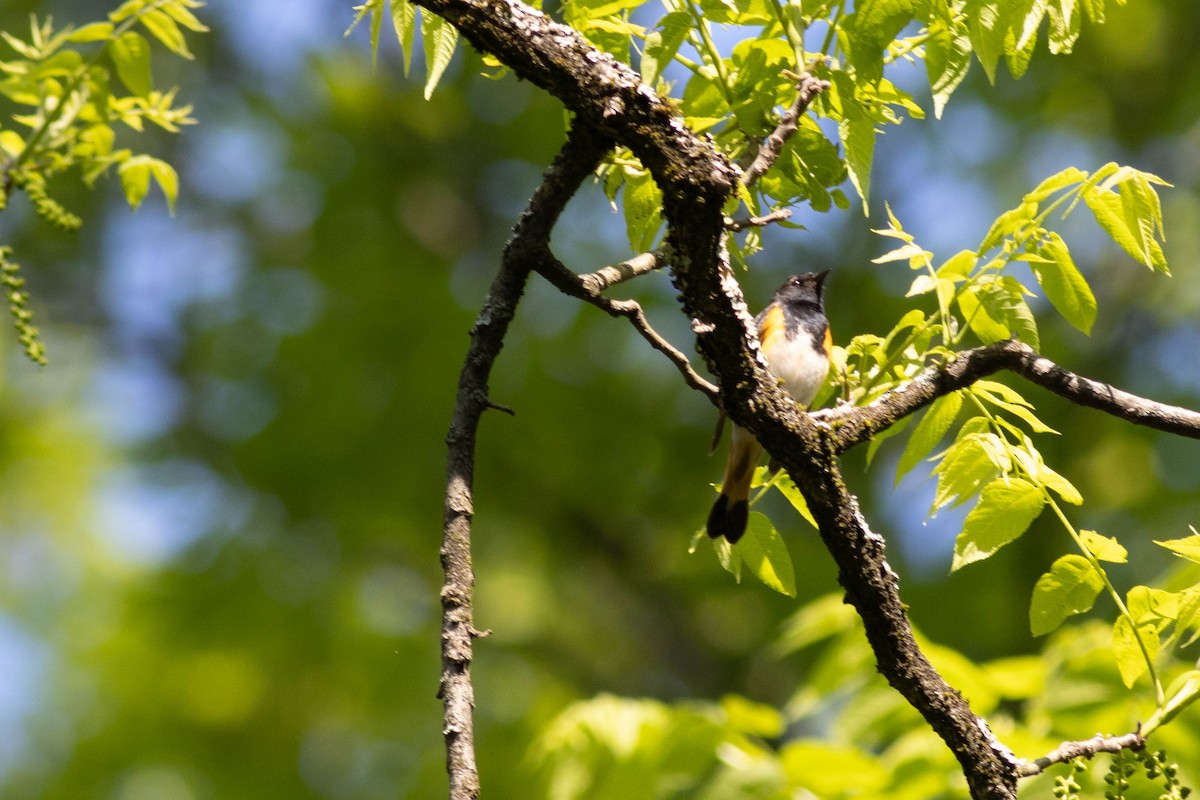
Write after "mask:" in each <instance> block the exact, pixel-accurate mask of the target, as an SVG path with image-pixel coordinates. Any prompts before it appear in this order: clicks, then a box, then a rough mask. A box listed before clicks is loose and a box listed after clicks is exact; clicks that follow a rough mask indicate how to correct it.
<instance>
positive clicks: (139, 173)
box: [117, 156, 150, 211]
mask: <svg viewBox="0 0 1200 800" xmlns="http://www.w3.org/2000/svg"><path fill="white" fill-rule="evenodd" d="M117 174H118V175H119V176H120V177H121V188H122V189H124V190H125V199H126V200H127V201H128V202H129V207H130V208H132V209H133V210H134V211H137V210H138V207H139V206H141V204H142V200H144V199H145V197H146V192H148V191H150V163H149V158H148V157H147V156H134V157H133V158H130V159H128V160H127V161H125V162H124V163H123V164H121V166H120V167H118V168H117Z"/></svg>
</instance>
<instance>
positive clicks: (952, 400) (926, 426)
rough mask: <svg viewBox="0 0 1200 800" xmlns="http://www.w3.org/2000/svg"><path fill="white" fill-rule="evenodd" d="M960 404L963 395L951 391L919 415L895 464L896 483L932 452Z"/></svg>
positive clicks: (947, 429)
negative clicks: (917, 421)
mask: <svg viewBox="0 0 1200 800" xmlns="http://www.w3.org/2000/svg"><path fill="white" fill-rule="evenodd" d="M962 405H963V397H962V394H961V393H960V392H951V393H950V394H947V395H943V396H942V397H939V398H938V399H937V400H934V401H933V404H932V405H930V407H929V409H928V410H927V411H926V412H925V414H924V416H922V417H921V421H920V422H919V423H918V424H917V427H916V428H914V429H913V432H912V435H911V436H909V437H908V443H907V444H906V445H905V446H904V452H903V453H901V455H900V460H899V462H898V463H897V464H896V482H897V483H899V482H900V479H901V478H902V477H904V476H905V475H906V474H908V472H909V471H910V470H911V469H912V468H913V467H915V466H916V465H917V464H918V463H920V462H921V460H922V459H923V458H925V457H926V456H928V455H929V454H930V453H931V452H933V448H935V447H937V445H938V443H939V442H940V441H941V440H942V437H944V436H945V435H946V432H947V431H949V430H950V426H951V425H952V424H953V423H954V420H955V419H956V418H957V417H958V412H959V411H960V410H961V409H962Z"/></svg>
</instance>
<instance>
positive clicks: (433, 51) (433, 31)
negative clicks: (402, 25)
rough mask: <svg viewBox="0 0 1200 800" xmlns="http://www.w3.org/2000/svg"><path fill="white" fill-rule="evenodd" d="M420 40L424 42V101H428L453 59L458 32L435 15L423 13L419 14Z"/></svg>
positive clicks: (427, 12)
mask: <svg viewBox="0 0 1200 800" xmlns="http://www.w3.org/2000/svg"><path fill="white" fill-rule="evenodd" d="M421 38H422V39H424V40H425V99H426V100H428V99H429V98H430V97H432V96H433V90H434V89H435V88H437V85H438V81H440V80H441V79H442V73H444V72H445V71H446V67H447V66H449V65H450V59H452V58H453V57H454V48H455V47H456V46H457V45H458V30H457V29H455V27H454V26H453V25H451V24H450V23H449V22H446V20H444V19H442V18H441V17H439V16H437V15H436V14H432V13H430V12H429V11H424V12H422V14H421Z"/></svg>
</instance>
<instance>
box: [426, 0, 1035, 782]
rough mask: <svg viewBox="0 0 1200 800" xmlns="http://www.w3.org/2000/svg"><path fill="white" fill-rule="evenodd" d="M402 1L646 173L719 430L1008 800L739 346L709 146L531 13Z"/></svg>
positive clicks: (893, 665)
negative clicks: (811, 533)
mask: <svg viewBox="0 0 1200 800" xmlns="http://www.w3.org/2000/svg"><path fill="white" fill-rule="evenodd" d="M416 1H417V2H418V4H419V5H422V6H424V7H426V8H428V9H430V10H432V11H434V12H435V13H437V14H440V15H441V16H443V17H445V18H446V19H448V20H449V21H450V22H451V23H453V24H454V25H455V26H456V27H457V28H458V29H459V30H460V32H461V33H462V34H463V35H464V37H465V38H467V39H468V40H469V41H471V43H472V44H474V45H475V46H476V47H478V48H480V49H482V50H485V51H487V52H489V53H491V54H492V55H494V56H496V57H498V58H499V59H500V60H501V61H502V62H504V63H505V64H506V65H507V66H509V67H510V68H512V69H513V70H514V71H515V72H516V73H517V74H518V75H519V76H521V77H523V78H525V79H527V80H529V81H531V82H532V83H534V84H535V85H537V86H540V87H542V88H544V89H546V90H547V91H549V92H550V93H551V94H553V95H554V96H555V97H557V98H559V99H560V100H561V101H562V102H563V103H564V104H565V105H566V107H567V108H568V109H569V110H570V111H572V112H574V113H575V114H576V115H578V117H580V118H581V119H582V120H583V121H584V122H586V123H588V124H590V125H592V126H594V127H595V128H596V129H597V130H599V131H601V132H603V133H604V134H606V135H609V136H611V137H612V138H613V139H614V140H616V141H617V142H618V143H620V144H622V145H624V146H627V147H628V148H629V149H630V150H631V151H632V152H633V153H634V155H636V156H637V157H638V159H639V160H640V161H641V162H642V164H643V165H644V166H645V167H646V168H647V169H648V170H649V171H650V173H651V174H652V175H653V177H654V180H655V182H656V183H657V185H658V187H659V189H660V190H661V191H662V195H663V215H664V217H665V218H666V221H667V226H668V234H667V247H668V248H669V249H670V253H671V265H672V279H673V281H674V284H675V286H676V288H677V289H678V290H679V292H680V301H681V303H682V306H683V312H684V313H685V314H686V315H687V317H688V319H689V320H690V321H691V324H692V329H693V330H694V331H695V332H696V335H697V344H698V347H699V349H700V352H701V353H702V355H703V356H704V358H705V359H706V361H707V362H708V364H709V366H710V368H711V369H712V370H713V373H714V374H715V375H717V376H719V378H720V390H721V397H722V398H723V401H724V406H725V408H726V410H727V412H728V414H729V416H730V417H732V418H733V420H734V422H736V423H737V424H739V425H742V426H743V427H745V428H748V429H749V430H751V431H752V432H753V433H754V434H755V435H756V436H758V438H759V440H760V441H762V442H763V444H764V445H765V446H766V447H767V449H768V451H769V452H771V454H772V455H773V456H775V457H776V458H777V459H778V460H779V461H780V463H782V464H784V466H785V467H787V468H788V470H789V472H790V473H791V474H792V477H793V478H794V479H795V480H796V482H797V484H798V485H799V486H800V488H801V490H802V491H803V492H804V495H805V498H806V499H807V500H808V502H809V506H810V508H811V509H812V510H813V513H814V515H815V516H816V518H817V521H818V523H819V524H820V528H821V535H822V538H823V539H824V541H825V543H826V546H827V547H829V549H830V552H831V553H833V555H834V558H835V560H836V561H837V564H838V569H839V575H840V580H841V581H842V585H843V587H845V588H846V593H847V598H848V600H849V601H850V602H852V603H853V604H854V605H855V607H856V608H857V609H858V611H859V613H860V614H861V615H862V617H863V620H864V622H865V624H866V627H867V630H868V638H869V640H870V642H871V644H872V647H873V648H874V649H875V653H876V656H877V659H878V664H879V668H880V670H881V671H882V672H884V673H885V675H886V676H887V678H888V680H889V681H891V683H892V684H893V685H894V686H896V687H897V688H898V689H900V691H901V692H902V693H903V694H904V696H905V697H906V698H908V700H909V702H911V703H912V704H913V705H914V706H916V707H917V708H918V710H919V711H920V712H921V713H922V714H923V715H924V716H925V718H926V719H927V720H928V721H929V723H930V725H931V726H932V727H933V728H934V730H935V731H937V732H938V733H939V734H940V735H941V736H942V738H943V739H944V740H945V741H946V743H947V745H949V747H950V748H951V750H952V751H953V752H954V754H955V756H956V757H957V758H958V761H959V763H960V764H961V765H962V768H963V772H964V774H965V775H966V778H967V782H968V784H969V785H970V787H971V793H972V795H973V796H974V797H976V798H1003V799H1004V800H1011V798H1014V797H1015V793H1016V789H1015V786H1016V767H1015V762H1014V760H1013V759H1012V758H1011V756H1010V755H1009V754H1008V753H1007V751H1005V750H1004V749H1003V748H1002V747H1001V746H1000V745H999V744H998V743H997V742H996V740H995V738H994V737H992V736H991V734H990V733H989V732H988V731H987V729H986V726H985V725H984V724H983V723H982V721H981V720H979V719H978V718H976V717H975V715H974V714H972V713H971V710H970V707H969V706H968V705H967V703H966V701H965V700H964V699H963V698H962V697H961V696H960V695H959V694H958V693H957V692H956V691H954V690H953V689H952V688H951V687H950V686H948V685H947V684H946V683H945V681H943V680H942V679H941V677H940V676H939V675H938V674H937V672H936V671H934V670H933V668H932V667H931V666H930V665H929V663H928V661H927V660H925V658H924V657H923V656H922V655H921V652H920V650H919V649H918V647H917V645H916V642H915V640H914V639H913V636H912V631H911V629H910V628H909V626H908V622H907V618H906V617H905V614H904V606H903V603H902V602H901V601H900V598H899V594H898V591H897V586H896V580H895V576H894V574H893V573H892V572H891V570H890V568H888V566H887V563H886V561H885V560H884V557H883V542H882V539H880V537H878V536H877V535H876V534H874V533H872V532H871V531H870V529H869V528H868V527H867V525H866V523H865V521H864V520H863V519H862V516H861V515H860V514H859V512H858V509H857V505H856V503H855V501H854V498H853V497H852V496H851V495H850V494H849V493H848V492H847V491H846V488H845V485H844V484H843V483H842V481H841V478H840V475H839V474H838V470H837V462H836V450H835V449H834V448H833V447H832V446H831V442H830V440H829V438H828V436H827V435H825V434H822V433H821V431H819V429H818V428H817V426H816V425H815V424H814V422H813V421H812V420H811V419H810V418H809V417H808V416H807V415H801V414H800V413H799V412H798V411H797V410H796V408H795V406H794V404H793V403H792V402H791V400H790V399H789V398H788V397H787V396H786V395H785V394H784V393H783V392H782V391H781V390H780V389H779V388H778V386H777V385H776V383H775V381H774V380H773V379H772V378H771V376H770V375H769V373H768V372H767V371H766V369H765V361H764V359H763V358H762V356H761V353H760V350H759V348H758V347H757V342H756V341H755V340H754V338H753V337H751V336H750V335H749V332H750V330H751V326H752V317H751V315H750V313H749V310H748V308H747V307H746V304H745V302H744V300H743V298H742V294H741V289H740V287H739V286H738V284H737V282H736V281H735V280H734V279H733V276H732V273H731V272H730V270H729V267H728V263H727V256H726V252H725V249H724V237H725V235H726V233H725V230H724V222H725V220H724V215H723V213H722V209H723V206H724V204H725V201H726V200H727V198H728V197H729V196H730V195H731V194H732V193H733V190H734V187H735V185H736V182H737V179H738V176H737V174H736V172H735V171H734V169H733V168H732V167H731V166H730V165H729V164H728V162H727V161H726V160H725V159H724V158H723V157H722V156H721V155H720V154H719V153H718V152H717V151H716V150H715V149H714V148H713V146H712V145H711V143H710V142H708V141H706V140H705V139H702V138H700V137H698V136H696V135H695V134H694V133H693V132H692V131H690V130H688V129H687V128H686V127H685V126H684V125H683V124H682V123H681V122H680V121H679V120H678V119H677V118H676V117H675V116H674V114H675V112H674V110H673V109H672V108H671V106H670V105H669V104H667V103H665V102H663V100H662V99H661V98H659V97H658V96H657V95H656V94H654V92H653V91H651V90H650V89H649V88H648V87H645V86H642V85H641V84H640V80H639V76H638V75H637V73H636V72H634V71H633V70H631V69H630V68H629V67H627V66H625V65H622V64H619V63H617V62H616V61H615V60H613V59H612V58H611V57H609V56H607V55H605V54H603V53H600V52H599V51H597V50H595V49H593V48H592V47H590V46H589V45H588V44H587V42H586V41H584V40H583V38H582V37H581V36H579V34H578V33H577V32H576V31H574V30H572V29H571V28H568V27H565V26H562V25H558V24H556V23H554V22H552V21H551V20H550V19H549V18H547V17H546V16H545V15H544V14H542V13H541V12H539V11H536V10H534V9H531V8H529V7H528V6H524V5H522V4H520V3H519V2H516V0H416ZM806 102H807V101H806ZM798 106H799V104H798ZM798 106H797V107H798ZM797 118H798V116H797ZM781 135H783V136H785V137H786V134H785V133H781ZM779 146H780V147H781V146H782V144H780V145H779ZM769 153H770V151H769V150H768V156H767V157H768V160H769V158H770V155H769ZM775 154H776V155H777V154H778V148H777V147H776V148H775Z"/></svg>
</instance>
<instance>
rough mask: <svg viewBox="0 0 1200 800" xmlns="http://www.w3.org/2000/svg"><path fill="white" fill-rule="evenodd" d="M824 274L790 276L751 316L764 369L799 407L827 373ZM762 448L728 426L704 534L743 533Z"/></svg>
mask: <svg viewBox="0 0 1200 800" xmlns="http://www.w3.org/2000/svg"><path fill="white" fill-rule="evenodd" d="M828 274H829V272H828V271H826V272H820V273H814V272H806V273H804V274H803V275H793V276H792V277H790V278H788V280H787V283H785V284H783V286H780V287H779V288H778V289H777V290H775V294H774V296H773V297H772V298H771V302H770V304H769V305H768V306H767V307H766V308H764V309H763V310H762V312H761V313H760V314H759V315H758V316H757V317H755V318H754V321H755V323H757V325H758V341H759V343H760V344H761V345H762V351H763V355H764V356H766V359H767V370H768V371H769V372H770V373H771V374H772V375H774V376H775V377H776V378H777V379H778V380H779V383H780V385H781V386H782V387H783V389H784V390H785V391H786V392H787V393H788V394H789V395H791V396H792V399H793V400H795V401H796V403H797V404H799V405H800V406H801V407H802V408H808V405H809V403H811V402H812V401H813V398H815V397H816V396H817V390H819V389H820V388H821V384H822V383H823V382H824V381H825V374H826V373H827V372H828V371H829V354H830V351H831V349H832V346H833V340H832V338H830V333H829V321H828V320H827V319H826V318H825V288H824V285H825V276H826V275H828ZM762 452H763V448H762V446H761V445H760V444H759V443H758V440H756V439H755V438H754V434H752V433H750V431H748V430H746V429H745V428H740V427H738V426H736V425H735V426H734V427H733V435H732V437H731V441H730V444H729V460H728V461H727V462H726V463H725V480H724V481H722V483H721V494H720V495H719V496H718V497H717V502H715V503H713V507H712V511H710V512H709V514H708V535H709V536H711V537H712V538H714V539H717V538H720V537H722V536H724V537H725V538H726V539H728V540H729V543H730V544H733V543H735V542H737V540H738V539H741V538H742V534H744V533H745V532H746V522H747V520H748V519H749V515H750V481H751V479H752V478H753V477H754V469H755V467H757V466H758V460H759V458H761V457H762Z"/></svg>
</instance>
